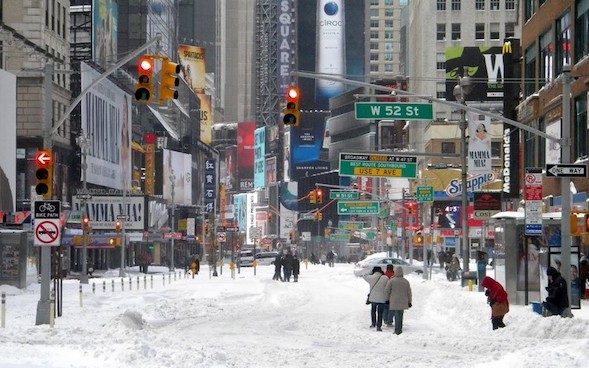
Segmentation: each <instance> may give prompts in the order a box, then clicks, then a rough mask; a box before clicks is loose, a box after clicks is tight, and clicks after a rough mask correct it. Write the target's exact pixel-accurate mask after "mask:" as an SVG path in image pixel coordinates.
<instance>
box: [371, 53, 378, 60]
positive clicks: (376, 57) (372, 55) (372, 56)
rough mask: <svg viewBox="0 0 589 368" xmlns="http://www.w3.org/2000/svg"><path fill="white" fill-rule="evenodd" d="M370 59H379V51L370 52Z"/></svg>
mask: <svg viewBox="0 0 589 368" xmlns="http://www.w3.org/2000/svg"><path fill="white" fill-rule="evenodd" d="M370 61H378V53H374V52H372V53H370Z"/></svg>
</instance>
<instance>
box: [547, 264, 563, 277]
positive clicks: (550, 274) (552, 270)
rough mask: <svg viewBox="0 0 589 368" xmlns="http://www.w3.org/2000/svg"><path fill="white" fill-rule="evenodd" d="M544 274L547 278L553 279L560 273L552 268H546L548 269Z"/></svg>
mask: <svg viewBox="0 0 589 368" xmlns="http://www.w3.org/2000/svg"><path fill="white" fill-rule="evenodd" d="M546 274H547V275H548V276H552V277H553V278H554V277H558V276H560V272H558V270H557V269H556V268H554V267H552V266H551V267H548V269H547V270H546Z"/></svg>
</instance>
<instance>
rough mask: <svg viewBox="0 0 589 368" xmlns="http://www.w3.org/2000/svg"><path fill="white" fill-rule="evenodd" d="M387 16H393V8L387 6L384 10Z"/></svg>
mask: <svg viewBox="0 0 589 368" xmlns="http://www.w3.org/2000/svg"><path fill="white" fill-rule="evenodd" d="M384 16H385V17H392V16H393V9H390V8H387V9H385V10H384Z"/></svg>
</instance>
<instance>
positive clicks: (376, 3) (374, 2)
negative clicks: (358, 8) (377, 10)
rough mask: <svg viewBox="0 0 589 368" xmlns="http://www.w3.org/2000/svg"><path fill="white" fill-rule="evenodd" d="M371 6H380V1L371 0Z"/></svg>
mask: <svg viewBox="0 0 589 368" xmlns="http://www.w3.org/2000/svg"><path fill="white" fill-rule="evenodd" d="M370 5H376V6H378V5H379V4H378V0H370Z"/></svg>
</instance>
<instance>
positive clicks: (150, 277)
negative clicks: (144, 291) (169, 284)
mask: <svg viewBox="0 0 589 368" xmlns="http://www.w3.org/2000/svg"><path fill="white" fill-rule="evenodd" d="M149 279H150V280H151V288H152V289H153V275H151V276H149Z"/></svg>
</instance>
